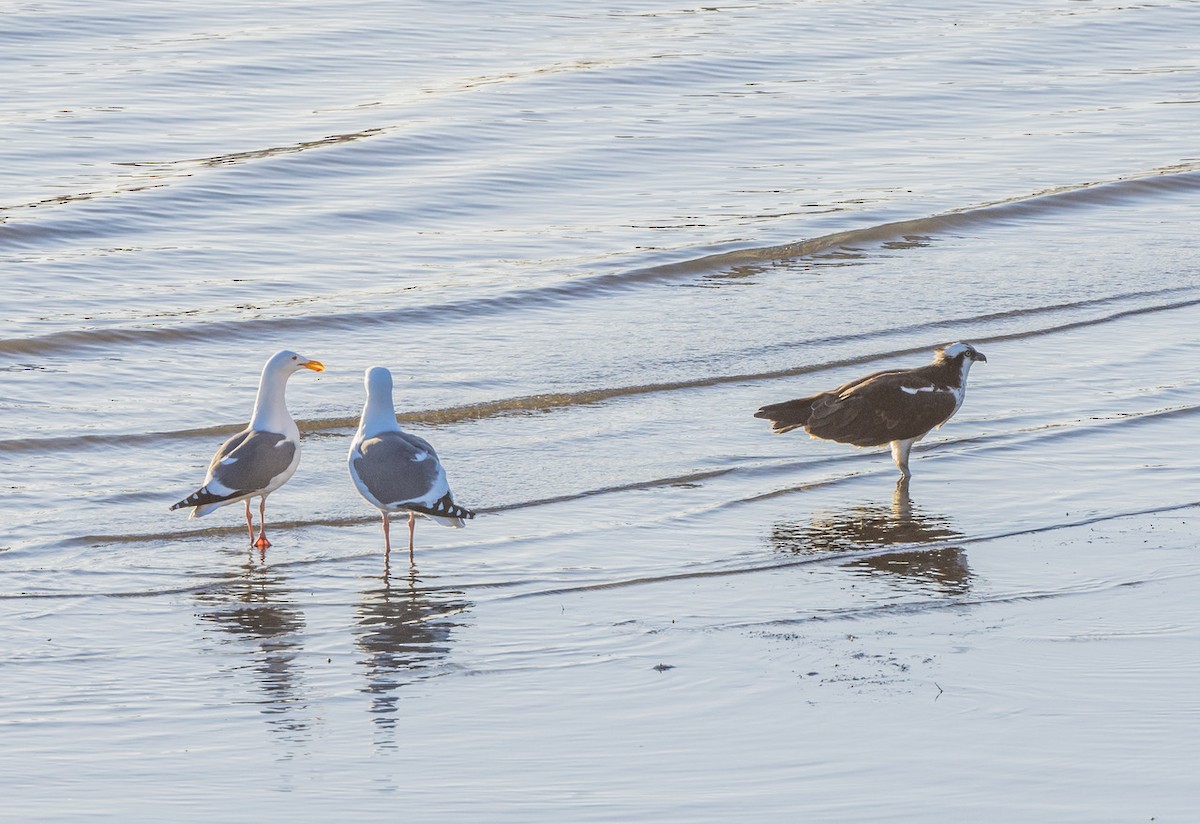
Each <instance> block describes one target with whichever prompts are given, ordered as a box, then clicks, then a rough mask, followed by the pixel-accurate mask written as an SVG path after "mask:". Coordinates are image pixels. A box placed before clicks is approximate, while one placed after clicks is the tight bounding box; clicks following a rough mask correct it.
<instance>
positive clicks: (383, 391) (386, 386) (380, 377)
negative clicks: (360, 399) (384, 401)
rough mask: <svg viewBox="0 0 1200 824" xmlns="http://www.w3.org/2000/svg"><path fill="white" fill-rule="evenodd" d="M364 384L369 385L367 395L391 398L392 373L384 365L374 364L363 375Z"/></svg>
mask: <svg viewBox="0 0 1200 824" xmlns="http://www.w3.org/2000/svg"><path fill="white" fill-rule="evenodd" d="M363 386H365V387H367V397H378V398H391V397H392V373H391V372H389V371H388V370H387V369H385V368H383V367H382V366H372V367H371V368H370V369H368V370H367V372H366V374H365V375H363Z"/></svg>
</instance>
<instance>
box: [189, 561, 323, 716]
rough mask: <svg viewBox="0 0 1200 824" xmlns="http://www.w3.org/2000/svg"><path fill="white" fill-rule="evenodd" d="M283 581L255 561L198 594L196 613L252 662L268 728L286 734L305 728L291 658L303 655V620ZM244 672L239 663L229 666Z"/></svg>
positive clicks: (301, 684) (277, 574)
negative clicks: (234, 575)
mask: <svg viewBox="0 0 1200 824" xmlns="http://www.w3.org/2000/svg"><path fill="white" fill-rule="evenodd" d="M284 583H285V579H284V578H283V576H282V575H281V574H280V573H279V572H278V571H276V570H273V569H270V568H267V567H264V566H260V565H256V564H254V562H253V560H251V561H248V562H247V563H246V564H245V566H244V567H243V572H242V574H241V575H239V576H238V577H236V578H233V579H231V580H230V581H228V582H226V583H225V584H223V585H221V586H220V587H219V588H216V589H212V590H208V591H206V592H202V593H199V594H198V595H197V596H196V600H197V604H198V606H199V607H200V608H201V610H203V611H202V612H200V613H198V617H199V618H200V619H201V620H202V621H206V622H208V623H209V624H211V625H212V626H215V627H217V628H218V629H220V630H222V631H223V632H227V633H229V634H230V635H231V636H232V638H227V639H224V640H225V641H226V642H228V643H234V642H238V643H241V644H243V645H244V646H245V649H244V650H243V654H246V655H249V656H250V657H251V659H252V660H253V665H252V669H253V672H254V675H255V678H256V680H257V685H258V687H259V688H260V689H261V690H262V693H263V697H262V698H261V699H259V701H258V702H257V703H259V704H260V706H261V711H262V713H263V714H264V715H267V716H270V718H269V720H270V722H271V723H272V725H274V726H276V727H277V728H278V729H280V730H283V731H288V732H297V731H300V730H304V729H306V728H307V726H308V723H307V721H306V720H305V719H304V718H302V717H299V716H298V715H297V710H298V709H300V708H302V706H303V700H304V699H303V696H302V693H303V683H302V682H301V679H300V676H299V673H298V672H297V669H296V665H295V659H296V656H297V655H298V654H299V653H300V652H301V650H302V642H303V638H304V636H303V633H304V628H305V624H304V615H303V613H301V612H300V610H299V609H297V608H296V606H295V605H294V602H292V601H291V599H290V597H289V596H290V593H289V591H288V590H287V588H286V587H285V586H284ZM231 669H234V670H240V669H243V667H242V665H241V664H240V663H237V664H235V666H233V667H231Z"/></svg>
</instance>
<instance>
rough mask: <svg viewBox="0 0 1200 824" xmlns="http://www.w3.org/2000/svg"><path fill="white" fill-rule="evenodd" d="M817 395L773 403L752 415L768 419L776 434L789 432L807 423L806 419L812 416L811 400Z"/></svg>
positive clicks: (817, 396) (815, 398) (814, 399)
mask: <svg viewBox="0 0 1200 824" xmlns="http://www.w3.org/2000/svg"><path fill="white" fill-rule="evenodd" d="M819 397H820V395H813V396H812V397H810V398H799V399H797V400H794V401H784V402H783V403H773V404H770V405H769V406H764V407H763V408H762V409H759V410H758V411H757V412H755V413H754V417H756V418H766V419H767V420H769V421H770V422H771V431H772V432H774V433H775V434H777V435H779V434H782V433H784V432H791V431H792V430H793V429H799V428H800V427H802V426H805V425H807V424H808V419H809V418H810V417H812V408H813V402H814V401H816V400H817V398H819Z"/></svg>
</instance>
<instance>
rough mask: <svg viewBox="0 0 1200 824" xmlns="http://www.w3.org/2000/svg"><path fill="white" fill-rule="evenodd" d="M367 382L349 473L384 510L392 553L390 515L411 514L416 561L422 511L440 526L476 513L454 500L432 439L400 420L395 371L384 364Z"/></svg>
mask: <svg viewBox="0 0 1200 824" xmlns="http://www.w3.org/2000/svg"><path fill="white" fill-rule="evenodd" d="M363 383H364V384H365V385H366V387H367V403H366V405H365V406H363V412H362V420H361V422H360V423H359V425H358V432H356V433H355V435H354V441H353V442H352V443H351V444H350V455H349V459H348V462H349V465H350V478H351V480H353V481H354V485H355V486H356V487H358V491H359V493H360V494H361V495H362V496H363V497H364V498H366V499H367V502H368V503H371V504H373V505H374V506H376V507H378V508H379V511H380V513H381V514H382V515H383V542H384V547H385V552H386V553H388V554H389V555H390V553H391V551H392V541H391V537H390V535H389V521H388V518H389V517H390V516H391V515H392V514H393V513H396V512H407V513H408V562H409V564H412V563H413V532H414V531H415V530H416V522H417V516H418V515H424V516H426V517H428V518H432V519H433V520H435V521H437V522H438V523H439V524H441V525H442V526H453V527H461V526H464V525H465V519H467V518H474V517H475V513H474V512H472V511H471V510H469V509H464V508H463V507H461V506H458V505H457V504H455V503H454V498H453V496H452V495H451V494H450V485H449V484H448V483H447V482H446V470H444V469H443V468H442V464H441V461H439V460H438V456H437V453H436V452H434V451H433V447H432V446H430V445H429V443H428V442H427V441H425V440H423V439H421V438H418V437H417V436H416V435H410V434H409V433H407V432H405V431H404V430H402V429H401V428H400V425H399V424H398V423H397V422H396V407H395V406H394V405H393V404H392V373H391V372H389V371H388V370H387V369H384V368H383V367H382V366H373V367H371V368H370V369H368V370H367V372H366V375H365V376H364V379H363Z"/></svg>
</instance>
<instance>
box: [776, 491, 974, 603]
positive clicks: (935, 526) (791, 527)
mask: <svg viewBox="0 0 1200 824" xmlns="http://www.w3.org/2000/svg"><path fill="white" fill-rule="evenodd" d="M908 484H909V482H908V479H907V478H902V479H900V481H899V482H898V483H897V484H896V489H895V491H894V492H893V493H892V505H891V506H890V507H886V506H857V507H854V508H852V509H849V510H846V511H844V512H838V513H834V514H824V515H821V514H818V515H814V517H813V519H812V521H811V522H809V523H803V524H801V523H780V524H775V525H774V526H773V527H772V528H771V543H772V544H773V545H774V546H775V547H776V548H777V549H779V550H782V551H785V552H790V553H793V554H796V555H824V554H844V553H851V552H854V551H856V550H871V549H879V548H881V547H887V546H893V545H904V546H910V547H911V546H912V545H914V544H934V543H945V542H950V541H954V540H955V539H957V538H961V537H962V533H960V532H958V531H956V530H954V529H953V528H951V527H950V525H949V523H948V522H947V520H946V519H945V518H943V517H940V516H936V515H929V514H927V513H925V512H924V511H923V510H922V509H921V508H919V507H916V506H914V505H913V502H912V498H911V497H910V496H909V491H908ZM844 566H846V567H848V568H852V569H860V570H863V571H865V572H868V573H872V574H880V573H883V574H887V575H894V576H897V577H898V578H900V579H901V580H903V581H905V582H907V583H911V584H915V585H916V586H917V587H919V588H921V589H929V588H930V587H932V588H934V589H935V590H937V591H939V592H941V593H943V594H946V595H962V594H964V593H966V592H967V591H968V590H970V588H971V570H970V568H969V567H968V566H967V557H966V553H964V552H963V551H962V550H961V549H959V548H958V547H953V546H949V547H940V546H939V547H930V548H928V549H921V548H919V547H916V548H911V549H906V550H899V551H896V552H886V553H883V554H872V555H869V556H864V557H862V558H855V559H853V560H850V561H847V562H846V563H845V564H844Z"/></svg>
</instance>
